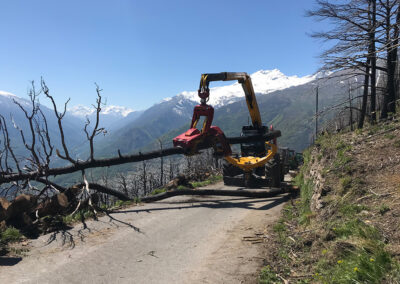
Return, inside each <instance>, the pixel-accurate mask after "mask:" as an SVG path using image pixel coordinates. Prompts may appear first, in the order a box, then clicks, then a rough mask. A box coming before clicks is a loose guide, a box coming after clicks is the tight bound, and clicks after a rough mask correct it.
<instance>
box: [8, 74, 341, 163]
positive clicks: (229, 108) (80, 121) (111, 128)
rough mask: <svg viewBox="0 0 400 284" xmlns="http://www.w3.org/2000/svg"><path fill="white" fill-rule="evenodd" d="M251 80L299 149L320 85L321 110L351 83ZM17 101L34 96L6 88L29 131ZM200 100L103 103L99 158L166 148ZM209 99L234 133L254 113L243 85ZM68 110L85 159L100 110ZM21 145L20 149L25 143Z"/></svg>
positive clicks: (266, 110)
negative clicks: (88, 124)
mask: <svg viewBox="0 0 400 284" xmlns="http://www.w3.org/2000/svg"><path fill="white" fill-rule="evenodd" d="M251 78H252V81H253V85H254V90H255V92H256V95H257V100H258V103H259V108H260V112H261V115H262V118H263V121H264V123H265V124H268V125H269V124H274V125H275V127H276V128H278V129H280V130H281V131H282V138H281V139H280V141H281V145H284V146H288V147H292V148H294V149H296V150H298V151H300V150H302V149H304V148H305V147H307V146H308V144H309V141H310V135H312V132H313V127H314V126H313V115H314V108H315V88H316V85H319V88H320V101H319V104H320V109H323V108H324V107H327V106H329V105H332V104H334V103H336V102H338V101H340V100H342V99H343V95H341V94H344V93H345V92H344V89H343V88H345V87H346V84H345V83H344V82H342V81H340V80H339V79H337V78H335V77H332V78H329V77H327V74H315V75H309V76H304V77H297V76H286V75H284V74H283V73H282V72H280V71H279V70H277V69H274V70H260V71H257V72H255V73H253V74H251ZM13 100H16V101H19V102H22V103H23V104H24V105H25V106H26V107H29V105H30V101H29V100H26V99H22V98H19V97H17V96H15V95H13V94H10V93H7V92H2V91H0V114H2V115H3V116H4V117H5V118H6V121H7V120H8V121H9V122H10V125H11V124H12V121H11V117H10V113H12V117H13V120H14V121H15V122H16V124H18V125H21V126H22V127H21V128H22V129H24V130H26V120H25V118H24V114H23V112H22V111H21V110H20V109H19V107H18V106H16V105H15V103H14V102H13ZM198 103H199V98H198V97H197V91H184V92H181V93H179V94H177V95H176V96H174V97H172V98H166V99H164V100H162V101H161V102H159V103H156V104H154V105H153V106H151V107H150V108H148V109H146V110H142V111H134V110H132V109H129V108H126V107H124V106H112V105H110V106H103V107H102V112H101V127H105V128H106V129H107V132H105V135H99V136H98V138H97V141H96V143H95V150H96V156H97V157H106V156H113V155H116V153H117V150H118V149H119V150H120V151H121V153H131V152H135V151H138V150H139V149H150V148H152V147H158V142H157V139H162V140H163V141H165V145H166V147H168V146H170V142H171V139H172V137H174V135H176V134H179V133H181V132H183V131H185V130H186V129H187V127H188V125H189V123H190V121H191V117H192V112H193V107H194V106H195V105H197V104H198ZM208 103H209V104H211V105H213V106H214V108H215V117H214V123H213V124H214V125H218V126H220V127H221V129H222V130H223V131H224V132H225V133H226V134H227V135H228V136H229V135H238V134H239V133H240V130H241V127H242V125H245V124H247V122H248V116H249V114H248V110H247V107H246V105H245V101H244V94H243V90H242V88H241V86H240V84H238V83H233V84H231V85H226V86H218V87H213V88H211V89H210V100H209V102H208ZM42 109H43V111H44V113H45V115H46V117H47V116H48V117H49V119H48V121H49V123H51V129H52V130H51V136H52V137H54V141H56V142H55V144H56V145H57V147H59V139H58V129H57V125H56V121H55V120H54V112H53V110H51V109H49V108H47V107H45V106H42ZM67 113H68V115H66V117H65V119H64V121H63V125H64V128H65V130H66V136H67V139H68V140H67V142H68V145H69V146H70V147H71V148H73V151H72V152H73V153H74V155H76V157H78V158H80V159H85V158H86V157H87V153H88V148H87V143H85V137H84V133H83V130H82V129H83V127H84V124H85V120H86V118H88V119H89V120H91V121H92V120H93V118H94V115H95V114H94V109H93V108H90V107H86V106H82V105H78V106H73V107H71V108H69V109H68V112H67ZM327 117H329V115H328V116H327ZM8 118H10V119H8ZM50 118H51V119H50ZM24 127H25V128H24ZM9 128H10V126H9ZM11 128H12V127H11ZM49 128H50V127H49ZM18 135H19V134H18V131H15V129H14V130H13V131H12V135H11V136H12V139H16V141H19V140H21V139H20V137H18ZM15 145H18V148H20V147H21V145H22V144H21V143H16V144H15Z"/></svg>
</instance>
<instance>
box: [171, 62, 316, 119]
mask: <svg viewBox="0 0 400 284" xmlns="http://www.w3.org/2000/svg"><path fill="white" fill-rule="evenodd" d="M316 76H317V75H308V76H304V77H298V76H286V75H285V74H283V73H282V72H281V71H279V70H278V69H274V70H260V71H257V72H255V73H253V74H251V75H250V77H251V79H252V83H253V86H254V91H255V92H256V93H257V94H268V93H271V92H274V91H278V90H283V89H286V88H290V87H294V86H299V85H303V84H306V83H308V82H310V81H312V80H314V79H316ZM243 96H244V94H243V89H242V87H241V85H240V84H239V83H234V84H232V85H228V86H222V87H214V88H210V100H209V101H208V104H210V105H212V106H214V107H215V108H218V107H222V106H224V105H227V104H231V103H234V102H236V101H238V100H239V99H241V98H243ZM177 97H181V98H184V99H188V100H191V101H195V102H199V101H200V99H199V97H198V95H197V91H193V92H187V91H184V92H182V93H180V94H178V95H177ZM176 111H177V112H179V111H180V110H178V109H177V110H176Z"/></svg>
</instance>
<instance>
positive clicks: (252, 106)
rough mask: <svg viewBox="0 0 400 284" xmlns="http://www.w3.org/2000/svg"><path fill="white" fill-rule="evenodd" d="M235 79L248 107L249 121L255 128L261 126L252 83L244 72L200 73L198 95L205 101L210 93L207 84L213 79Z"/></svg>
mask: <svg viewBox="0 0 400 284" xmlns="http://www.w3.org/2000/svg"><path fill="white" fill-rule="evenodd" d="M234 80H237V81H238V82H239V83H240V84H241V85H242V88H243V91H244V94H245V97H246V103H247V107H248V109H249V113H250V117H251V122H252V124H253V127H254V128H256V129H259V128H261V126H262V121H261V115H260V111H259V109H258V104H257V100H256V95H255V93H254V89H253V84H252V82H251V78H250V76H249V75H248V74H247V73H245V72H221V73H209V74H202V75H201V80H200V86H199V91H198V92H199V97H200V98H201V99H202V100H205V101H204V102H207V100H208V97H209V95H210V89H209V84H210V82H213V81H234Z"/></svg>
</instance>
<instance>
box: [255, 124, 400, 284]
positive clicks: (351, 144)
mask: <svg viewBox="0 0 400 284" xmlns="http://www.w3.org/2000/svg"><path fill="white" fill-rule="evenodd" d="M304 157H305V163H304V165H303V167H302V169H301V171H300V173H299V175H298V176H297V178H296V182H297V184H298V185H299V186H300V187H301V194H300V198H299V199H297V200H295V201H294V202H292V204H289V205H287V206H286V207H285V209H284V211H283V215H282V218H281V220H280V221H279V222H278V223H277V224H275V225H274V227H273V231H274V242H273V243H274V246H272V247H274V249H272V250H271V251H270V253H269V255H268V256H267V259H268V263H269V265H268V266H266V267H265V268H264V269H263V271H262V273H261V280H260V282H261V283H271V281H272V282H273V281H276V282H278V283H279V282H280V281H281V278H280V277H279V276H281V277H283V278H285V279H289V280H291V281H293V282H294V283H296V282H297V283H398V282H400V269H399V262H398V261H399V255H400V232H399V231H398V228H399V226H400V209H399V206H398V204H399V199H400V177H399V175H398V173H399V172H400V123H399V122H394V123H387V124H380V125H377V126H372V127H368V128H366V129H365V130H364V131H359V132H355V133H344V134H336V135H326V136H322V137H320V138H319V139H318V141H317V143H316V145H315V146H314V147H313V148H310V149H308V150H306V151H305V153H304ZM277 274H278V275H279V276H277ZM271 279H273V280H271ZM268 281H269V282H268ZM291 283H292V282H291Z"/></svg>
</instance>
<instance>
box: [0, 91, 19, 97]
mask: <svg viewBox="0 0 400 284" xmlns="http://www.w3.org/2000/svg"><path fill="white" fill-rule="evenodd" d="M0 96H6V97H14V98H16V97H17V96H16V95H14V94H13V93H9V92H6V91H0Z"/></svg>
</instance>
